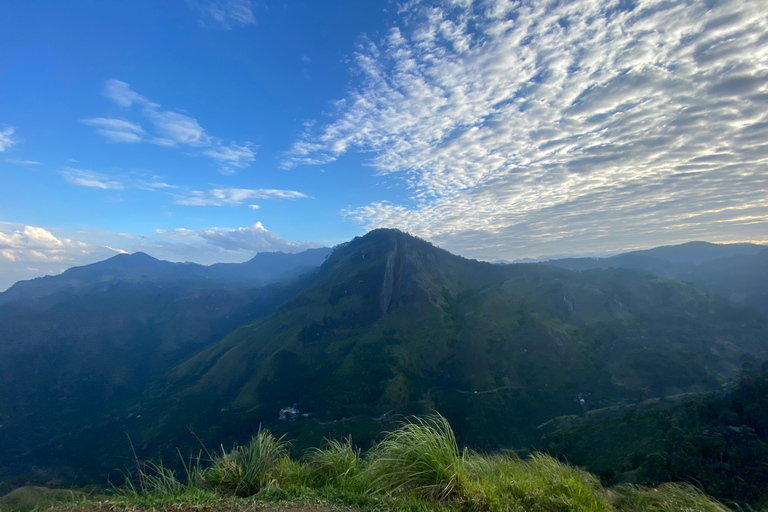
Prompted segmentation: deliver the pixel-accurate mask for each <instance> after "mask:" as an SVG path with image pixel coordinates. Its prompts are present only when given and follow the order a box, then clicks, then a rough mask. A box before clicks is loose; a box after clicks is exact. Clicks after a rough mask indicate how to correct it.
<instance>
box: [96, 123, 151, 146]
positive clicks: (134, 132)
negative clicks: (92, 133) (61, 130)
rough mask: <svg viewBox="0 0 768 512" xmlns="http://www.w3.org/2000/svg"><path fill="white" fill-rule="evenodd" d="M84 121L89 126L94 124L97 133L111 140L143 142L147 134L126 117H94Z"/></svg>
mask: <svg viewBox="0 0 768 512" xmlns="http://www.w3.org/2000/svg"><path fill="white" fill-rule="evenodd" d="M83 123H85V124H87V125H88V126H94V127H95V128H96V133H98V134H99V135H101V136H102V137H104V138H106V139H107V140H108V141H109V142H124V143H132V142H141V141H142V138H143V137H144V134H145V132H144V130H143V129H142V127H141V126H139V125H138V124H136V123H132V122H130V121H126V120H125V119H111V118H106V117H94V118H91V119H83Z"/></svg>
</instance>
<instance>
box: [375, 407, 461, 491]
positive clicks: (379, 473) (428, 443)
mask: <svg viewBox="0 0 768 512" xmlns="http://www.w3.org/2000/svg"><path fill="white" fill-rule="evenodd" d="M362 475H363V478H364V480H366V483H367V489H368V491H369V492H373V493H403V492H408V491H415V492H417V493H419V494H421V495H422V496H425V497H431V498H435V499H447V498H449V497H451V496H453V495H454V494H456V493H459V492H461V489H460V487H461V483H462V481H463V479H464V464H463V458H462V454H461V453H460V451H459V446H458V444H457V443H456V437H455V436H454V434H453V430H452V429H451V426H450V425H449V424H448V421H447V420H446V419H445V418H443V417H442V416H430V417H427V418H426V419H421V418H416V419H415V420H414V421H413V422H409V423H405V424H404V425H402V426H401V427H400V428H399V429H398V430H395V431H393V432H389V433H388V434H386V436H385V437H384V439H383V440H382V441H381V442H380V443H378V444H377V445H376V446H375V447H374V448H373V450H372V451H371V453H370V454H369V457H368V461H367V465H366V467H365V470H364V471H363V473H362Z"/></svg>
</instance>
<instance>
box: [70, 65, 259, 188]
mask: <svg viewBox="0 0 768 512" xmlns="http://www.w3.org/2000/svg"><path fill="white" fill-rule="evenodd" d="M104 95H105V96H106V97H107V98H109V99H111V100H112V101H114V102H115V103H117V104H118V105H119V106H121V107H125V108H132V107H139V108H140V114H141V116H142V117H143V118H145V119H146V120H148V121H149V122H150V123H151V125H152V127H153V132H152V133H150V134H148V133H147V132H146V131H145V129H144V128H142V127H141V125H139V124H137V123H134V122H132V121H128V120H125V119H116V118H104V117H94V118H90V119H85V120H83V123H85V124H87V125H89V126H93V127H95V128H96V133H98V134H99V135H101V136H103V137H105V138H106V139H107V140H108V141H109V142H116V143H137V142H150V143H152V144H157V145H159V146H165V147H180V148H186V149H191V150H192V152H193V154H197V155H201V156H206V157H208V158H211V159H212V160H214V161H215V162H216V163H217V164H218V166H219V171H220V172H221V173H222V174H232V173H234V172H235V171H236V170H237V169H241V168H244V167H248V166H249V165H250V164H251V163H252V162H253V161H254V160H255V158H256V146H255V145H254V144H253V143H251V142H242V143H238V142H224V141H223V140H222V139H220V138H219V137H214V136H212V135H209V134H207V133H206V132H205V130H204V129H203V127H202V126H200V123H199V122H198V121H197V119H195V118H193V117H191V116H188V115H186V114H181V113H178V112H172V111H168V110H162V109H161V107H160V105H159V104H157V103H155V102H153V101H150V100H149V99H148V98H147V97H146V96H143V95H141V94H139V93H137V92H135V91H134V90H133V89H131V86H130V85H128V84H127V83H125V82H121V81H120V80H115V79H110V80H108V81H107V83H106V85H105V87H104Z"/></svg>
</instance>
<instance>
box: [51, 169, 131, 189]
mask: <svg viewBox="0 0 768 512" xmlns="http://www.w3.org/2000/svg"><path fill="white" fill-rule="evenodd" d="M61 175H62V176H64V179H66V180H67V181H68V182H69V183H70V184H72V185H76V186H78V187H90V188H100V189H103V190H107V189H117V190H122V189H124V188H125V186H124V185H123V184H122V183H121V182H120V181H118V180H115V179H113V178H111V177H109V176H106V175H104V174H101V173H99V172H96V171H89V170H87V169H75V168H72V167H67V168H66V169H64V170H63V171H61Z"/></svg>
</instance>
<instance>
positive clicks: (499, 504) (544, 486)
mask: <svg viewBox="0 0 768 512" xmlns="http://www.w3.org/2000/svg"><path fill="white" fill-rule="evenodd" d="M210 459H211V460H210V461H208V463H207V467H205V468H204V467H203V464H202V463H201V460H200V457H198V458H197V459H190V460H189V461H188V462H187V463H185V464H184V467H185V471H184V473H185V474H186V478H184V479H183V481H182V480H180V479H179V478H178V475H177V474H176V473H175V472H173V471H171V470H169V469H168V468H166V467H164V466H162V465H161V464H144V465H140V466H138V468H139V474H138V475H137V478H136V481H137V483H136V484H129V485H127V486H126V487H124V488H121V489H119V492H117V493H116V494H115V495H114V496H112V497H111V498H109V500H107V501H106V502H100V503H94V502H85V503H84V504H83V505H77V506H74V505H67V506H66V507H65V508H68V509H73V508H78V507H80V508H81V509H82V507H85V508H84V509H85V510H86V511H89V510H98V511H105V510H124V511H127V512H131V511H139V510H171V509H173V510H207V511H211V510H227V511H229V512H236V511H238V510H251V511H252V510H254V509H257V508H264V507H266V508H269V504H275V503H278V504H280V503H283V504H285V503H289V504H290V508H297V509H304V510H306V511H317V510H321V509H322V510H328V509H329V508H330V509H337V508H342V509H350V508H352V509H358V510H372V511H381V512H394V511H405V512H481V511H489V512H673V511H674V512H726V511H728V510H729V509H728V508H726V507H725V506H723V505H721V504H720V503H718V502H716V501H714V500H713V499H712V498H710V497H708V496H706V495H704V494H703V493H702V492H700V491H698V490H697V489H695V488H693V487H691V486H689V485H682V484H665V485H661V486H659V487H656V488H645V487H637V486H622V487H617V488H613V489H608V490H606V489H604V488H603V487H602V486H601V485H600V482H599V480H598V479H597V478H595V477H594V476H593V475H591V474H589V473H587V472H585V471H582V470H580V469H577V468H574V467H571V466H568V465H566V464H562V463H560V462H558V461H557V460H555V459H553V458H552V457H549V456H547V455H542V454H535V455H532V456H531V457H528V458H526V459H522V458H520V457H517V456H516V455H508V454H494V455H483V454H479V453H476V452H472V451H470V450H467V449H464V450H461V449H460V448H459V446H458V444H457V442H456V438H455V436H454V434H453V431H452V430H451V427H450V425H449V424H448V422H447V421H446V420H445V419H444V418H442V417H441V416H430V417H427V418H423V419H419V418H417V419H414V420H412V421H410V422H406V423H404V424H403V425H402V426H401V427H400V428H399V429H397V430H395V431H393V432H390V433H388V434H386V435H385V436H384V437H383V438H382V440H381V441H380V442H379V443H378V444H376V445H375V446H374V447H373V448H372V449H371V450H370V451H369V452H368V453H366V454H364V455H362V454H361V453H360V451H359V450H358V449H356V448H355V447H354V445H353V444H352V441H351V439H347V440H345V441H333V440H327V441H326V443H325V445H324V446H323V448H321V449H312V450H309V451H308V452H307V453H306V454H305V456H304V457H303V458H302V460H294V459H292V458H290V457H289V455H288V444H287V443H286V442H284V441H283V440H282V438H276V437H275V436H274V435H272V434H271V433H269V432H268V431H266V430H259V432H258V433H257V434H256V435H255V436H254V437H253V439H252V440H251V441H250V442H249V443H248V444H246V445H243V446H237V445H236V446H234V447H233V448H232V450H229V451H227V450H224V449H223V448H222V450H221V452H220V453H218V454H215V455H213V456H212V457H210ZM0 499H2V498H0ZM280 507H283V506H282V505H280ZM283 508H284V507H283Z"/></svg>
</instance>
